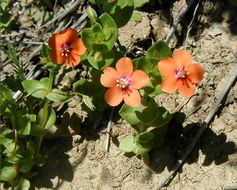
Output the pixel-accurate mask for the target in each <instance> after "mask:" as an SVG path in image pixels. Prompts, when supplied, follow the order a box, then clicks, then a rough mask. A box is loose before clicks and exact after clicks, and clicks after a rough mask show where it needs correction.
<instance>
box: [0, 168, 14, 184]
mask: <svg viewBox="0 0 237 190" xmlns="http://www.w3.org/2000/svg"><path fill="white" fill-rule="evenodd" d="M16 176H17V171H16V169H15V167H14V166H5V167H3V168H1V172H0V180H2V181H8V182H11V181H13V180H14V179H15V177H16Z"/></svg>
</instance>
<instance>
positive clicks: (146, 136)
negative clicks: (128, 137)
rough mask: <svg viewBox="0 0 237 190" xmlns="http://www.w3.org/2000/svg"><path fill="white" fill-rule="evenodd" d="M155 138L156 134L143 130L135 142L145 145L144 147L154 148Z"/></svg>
mask: <svg viewBox="0 0 237 190" xmlns="http://www.w3.org/2000/svg"><path fill="white" fill-rule="evenodd" d="M153 139H154V134H153V133H151V132H143V133H139V134H138V135H137V136H136V137H135V142H136V144H138V145H140V146H142V147H144V148H152V146H153V142H152V141H153Z"/></svg>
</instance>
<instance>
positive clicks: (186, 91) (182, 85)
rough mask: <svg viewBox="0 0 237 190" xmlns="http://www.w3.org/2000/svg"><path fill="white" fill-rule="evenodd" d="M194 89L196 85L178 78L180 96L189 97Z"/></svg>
mask: <svg viewBox="0 0 237 190" xmlns="http://www.w3.org/2000/svg"><path fill="white" fill-rule="evenodd" d="M195 90H196V85H195V84H193V83H192V82H191V81H190V80H188V79H184V80H178V91H179V93H180V94H181V95H182V96H186V97H191V96H192V95H193V94H194V93H195Z"/></svg>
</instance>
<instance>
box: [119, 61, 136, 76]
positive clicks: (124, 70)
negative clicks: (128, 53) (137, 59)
mask: <svg viewBox="0 0 237 190" xmlns="http://www.w3.org/2000/svg"><path fill="white" fill-rule="evenodd" d="M116 70H117V72H118V74H120V75H122V76H128V77H129V76H131V74H132V72H133V63H132V60H131V59H130V58H129V57H123V58H121V59H119V60H118V62H117V63H116Z"/></svg>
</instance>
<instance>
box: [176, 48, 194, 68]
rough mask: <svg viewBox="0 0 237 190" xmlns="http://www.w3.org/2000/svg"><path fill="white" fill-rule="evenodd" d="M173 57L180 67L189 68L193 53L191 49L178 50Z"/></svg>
mask: <svg viewBox="0 0 237 190" xmlns="http://www.w3.org/2000/svg"><path fill="white" fill-rule="evenodd" d="M173 58H174V60H175V62H176V63H177V65H178V67H184V68H187V67H188V66H189V65H190V64H191V63H192V55H191V52H190V51H186V50H177V51H176V52H174V54H173Z"/></svg>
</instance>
